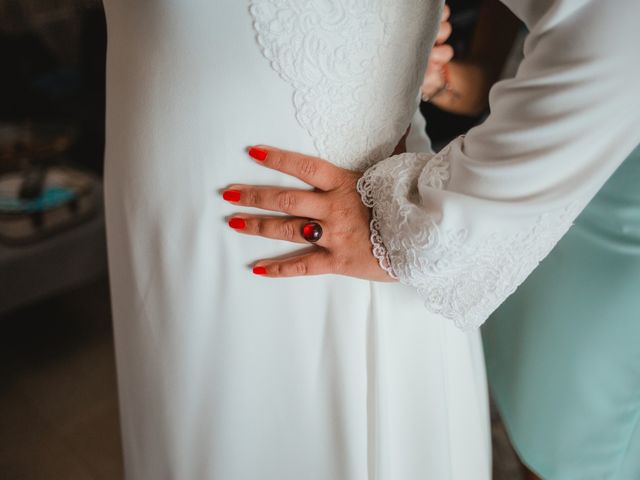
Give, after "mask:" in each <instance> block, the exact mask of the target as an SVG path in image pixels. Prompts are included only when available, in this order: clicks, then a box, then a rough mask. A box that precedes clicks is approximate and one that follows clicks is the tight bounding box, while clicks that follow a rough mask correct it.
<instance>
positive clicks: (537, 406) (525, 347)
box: [483, 147, 640, 480]
mask: <svg viewBox="0 0 640 480" xmlns="http://www.w3.org/2000/svg"><path fill="white" fill-rule="evenodd" d="M483 338H484V346H485V352H486V359H487V372H488V376H489V382H490V386H491V389H492V392H493V395H494V399H495V401H496V404H497V406H498V409H499V411H500V414H501V415H502V418H503V420H504V422H505V426H506V428H507V430H508V431H509V435H510V437H511V440H512V442H513V444H514V447H515V448H516V450H517V451H518V453H519V455H520V457H521V459H522V460H523V461H524V463H525V464H527V465H528V466H529V467H530V468H531V469H532V470H533V471H534V472H537V473H538V475H540V476H541V477H542V478H544V479H546V480H605V479H606V480H640V147H639V148H636V149H635V151H634V152H633V153H632V154H631V155H630V156H629V157H628V158H627V159H626V160H625V162H624V163H623V164H622V165H621V166H620V167H619V168H618V170H617V171H616V172H615V173H614V175H613V176H612V177H611V178H610V179H609V180H608V182H607V183H606V184H605V185H604V186H603V188H602V189H601V190H600V192H599V193H598V194H597V195H596V197H595V198H594V199H593V200H592V201H591V203H590V204H589V205H588V206H587V208H586V209H585V210H584V211H583V212H582V213H581V214H580V216H579V217H578V219H577V220H576V223H575V225H574V226H573V227H572V228H571V229H570V230H569V232H568V233H567V234H566V235H565V237H563V238H562V240H561V241H560V242H559V243H558V245H557V246H556V248H555V249H554V250H553V251H552V252H551V254H550V255H549V256H548V257H547V258H546V259H545V260H544V261H543V262H542V263H541V265H540V266H539V267H538V268H537V269H536V270H535V271H534V272H533V273H532V274H531V276H530V277H529V278H528V279H527V280H526V282H525V283H524V284H523V285H522V286H520V288H519V289H518V290H517V291H516V292H515V293H514V294H513V295H512V296H511V297H509V298H508V299H507V301H506V302H505V303H504V304H503V305H502V306H501V307H500V308H499V309H498V310H497V311H496V312H495V313H494V315H493V316H492V317H491V318H490V319H489V320H488V321H487V323H486V324H485V326H484V328H483Z"/></svg>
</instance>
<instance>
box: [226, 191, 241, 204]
mask: <svg viewBox="0 0 640 480" xmlns="http://www.w3.org/2000/svg"><path fill="white" fill-rule="evenodd" d="M222 198H224V199H225V200H227V201H229V202H238V201H240V190H225V191H224V192H223V193H222Z"/></svg>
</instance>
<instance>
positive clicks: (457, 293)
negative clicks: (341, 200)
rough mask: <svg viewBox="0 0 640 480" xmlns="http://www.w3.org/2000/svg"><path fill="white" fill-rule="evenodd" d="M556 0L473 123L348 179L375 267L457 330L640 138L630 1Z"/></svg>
mask: <svg viewBox="0 0 640 480" xmlns="http://www.w3.org/2000/svg"><path fill="white" fill-rule="evenodd" d="M547 3H548V2H547ZM552 3H553V4H552V6H551V7H550V8H549V9H548V11H547V12H546V13H545V14H544V15H541V16H540V19H539V20H538V21H537V22H535V23H533V24H531V25H529V27H530V33H529V36H528V38H527V40H526V42H525V47H524V53H525V57H524V60H523V62H522V63H521V65H520V68H519V69H518V72H517V74H516V76H515V78H513V79H509V80H504V81H502V82H499V83H498V84H496V85H495V86H494V88H493V89H492V91H491V94H490V100H489V103H490V107H491V114H490V115H489V117H488V119H487V120H486V121H485V122H484V123H483V124H482V125H480V126H478V127H476V128H474V129H472V130H471V131H470V132H469V133H468V134H467V135H466V137H465V136H462V137H459V138H457V139H456V140H454V141H453V142H451V143H450V144H449V145H448V146H447V147H445V148H444V149H443V150H442V151H441V152H440V153H438V154H433V153H418V154H413V153H406V154H403V155H397V156H394V157H391V158H389V159H386V160H384V161H382V162H380V163H378V164H376V165H374V166H373V167H371V168H370V169H368V170H367V171H366V172H365V173H364V174H363V176H362V178H361V179H360V181H359V183H358V190H359V192H360V194H361V195H362V199H363V202H364V203H365V204H366V205H367V206H370V207H372V211H373V218H372V221H371V231H372V237H371V238H372V243H373V245H374V254H375V255H376V257H377V258H378V259H379V260H380V264H381V266H382V267H383V268H385V269H386V270H387V271H388V272H389V273H390V274H391V275H392V276H396V277H397V278H398V279H399V280H400V281H401V282H402V283H404V284H407V285H411V286H413V287H415V288H416V289H417V290H418V292H419V294H421V295H422V296H423V297H424V300H425V305H426V307H427V308H428V309H429V310H431V311H433V312H435V313H438V314H440V315H442V316H444V317H446V318H449V319H451V320H453V321H454V322H455V323H456V324H457V325H458V326H459V327H461V328H469V327H474V326H478V325H480V324H481V323H482V322H484V321H485V320H486V319H487V317H488V316H489V315H490V314H491V313H492V312H493V311H494V310H495V309H496V308H497V307H498V306H499V305H500V304H501V303H502V302H503V301H504V300H505V299H506V298H507V296H509V295H510V294H511V293H513V291H514V290H515V289H516V288H517V286H518V285H519V284H520V283H522V282H523V281H524V279H525V278H526V277H527V276H528V275H529V274H530V273H531V271H532V270H533V269H534V268H535V267H536V266H537V265H538V263H539V262H540V261H541V260H542V259H543V258H544V257H545V256H546V255H547V254H548V253H549V252H550V251H551V249H552V248H553V246H554V245H555V244H556V242H557V241H558V240H559V239H560V238H561V237H562V235H564V233H565V232H566V231H567V230H568V229H569V227H570V226H571V224H572V223H573V220H574V219H575V217H576V216H577V215H578V213H579V212H580V211H581V210H582V209H583V208H584V206H585V205H586V204H587V203H588V201H589V200H590V199H591V198H592V197H593V195H595V193H596V192H597V191H598V189H599V188H600V187H601V186H602V185H603V184H604V182H605V181H606V180H607V178H608V177H609V176H610V175H611V174H612V173H613V172H614V171H615V169H616V168H617V167H618V166H619V165H620V163H622V161H623V160H624V159H625V158H626V156H627V155H628V154H629V153H630V152H631V150H632V149H633V148H634V147H635V146H636V145H637V144H638V143H640V121H639V118H640V61H639V58H638V50H639V49H640V25H639V24H638V22H637V19H638V18H640V2H636V1H625V0H614V1H611V2H602V1H600V0H591V1H589V0H558V1H554V2H552ZM619 7H622V8H619ZM639 188H640V187H639Z"/></svg>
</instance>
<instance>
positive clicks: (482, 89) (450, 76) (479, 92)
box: [422, 0, 521, 116]
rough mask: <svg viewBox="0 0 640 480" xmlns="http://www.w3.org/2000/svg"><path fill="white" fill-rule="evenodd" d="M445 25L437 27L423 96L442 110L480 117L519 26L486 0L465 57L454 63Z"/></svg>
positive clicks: (498, 5)
mask: <svg viewBox="0 0 640 480" xmlns="http://www.w3.org/2000/svg"><path fill="white" fill-rule="evenodd" d="M445 11H446V12H448V9H445ZM448 26H449V30H446V29H443V28H442V27H441V28H440V33H439V34H438V43H437V45H436V46H435V47H434V48H433V50H432V51H431V55H430V57H429V63H428V66H427V71H426V72H425V76H424V82H423V84H422V95H423V97H424V98H425V100H428V101H430V102H431V103H432V104H434V105H435V106H437V107H438V108H440V109H442V110H444V111H447V112H450V113H456V114H460V115H474V116H475V115H479V114H481V113H482V112H483V111H484V110H485V109H486V108H487V105H488V101H489V100H488V99H489V89H490V88H491V86H492V85H493V84H494V83H495V82H496V81H497V80H498V79H499V76H500V74H501V72H502V70H503V68H504V65H505V61H506V59H507V56H508V55H509V53H510V51H511V49H512V47H513V43H514V39H515V37H516V34H517V33H518V30H519V28H520V26H521V23H520V21H519V20H518V19H517V18H516V16H515V15H513V13H511V12H510V11H509V9H507V7H505V6H504V5H503V4H502V3H500V2H499V1H498V0H485V1H484V2H483V4H482V6H481V8H480V12H479V16H478V22H477V24H476V28H475V31H474V34H473V38H472V40H471V46H470V51H469V53H468V55H467V56H466V57H465V58H463V59H453V60H451V58H452V57H453V55H454V52H453V49H452V48H451V46H449V45H447V44H445V43H444V42H445V41H446V39H447V37H448V36H449V34H450V33H451V24H448Z"/></svg>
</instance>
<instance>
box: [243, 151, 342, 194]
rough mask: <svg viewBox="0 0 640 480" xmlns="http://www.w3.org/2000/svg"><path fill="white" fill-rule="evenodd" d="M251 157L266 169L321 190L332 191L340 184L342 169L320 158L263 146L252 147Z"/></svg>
mask: <svg viewBox="0 0 640 480" xmlns="http://www.w3.org/2000/svg"><path fill="white" fill-rule="evenodd" d="M249 155H250V156H251V157H252V158H254V159H256V160H258V162H259V163H261V164H263V165H264V166H265V167H269V168H273V169H274V170H278V171H280V172H283V173H286V174H288V175H291V176H294V177H296V178H299V179H300V180H302V181H303V182H305V183H308V184H309V185H311V186H314V187H316V188H319V189H320V190H331V189H333V188H335V187H336V186H337V185H338V183H339V178H340V171H341V170H342V169H341V168H340V167H337V166H335V165H334V164H333V163H331V162H327V161H326V160H322V159H321V158H318V157H312V156H309V155H303V154H301V153H296V152H289V151H287V150H279V149H277V148H273V147H266V146H263V145H260V146H255V147H251V148H250V149H249Z"/></svg>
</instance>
